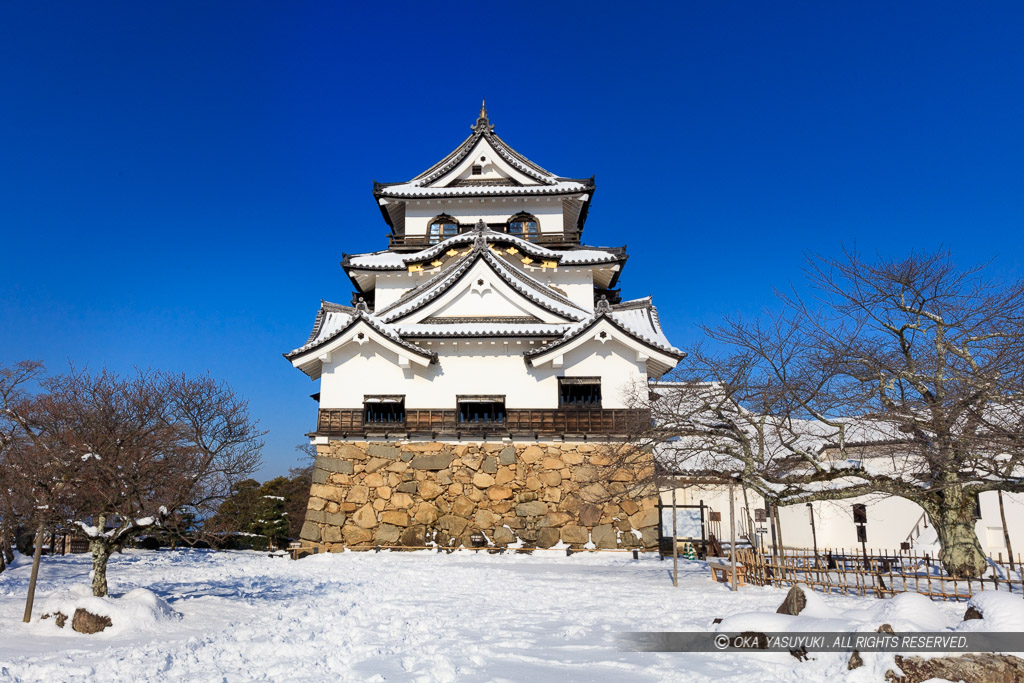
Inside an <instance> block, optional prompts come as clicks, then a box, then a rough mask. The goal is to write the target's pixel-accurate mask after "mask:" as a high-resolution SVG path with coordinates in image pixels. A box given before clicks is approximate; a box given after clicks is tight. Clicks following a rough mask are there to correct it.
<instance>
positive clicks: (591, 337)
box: [525, 316, 679, 377]
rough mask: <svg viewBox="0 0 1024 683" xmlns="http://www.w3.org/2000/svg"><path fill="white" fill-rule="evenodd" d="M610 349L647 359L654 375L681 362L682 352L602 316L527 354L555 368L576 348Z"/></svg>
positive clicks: (536, 363)
mask: <svg viewBox="0 0 1024 683" xmlns="http://www.w3.org/2000/svg"><path fill="white" fill-rule="evenodd" d="M609 350H614V352H615V353H619V354H623V355H626V354H628V355H630V356H631V357H632V358H633V359H634V360H635V361H636V362H637V363H645V364H646V365H647V374H648V375H649V376H652V377H660V376H661V375H663V374H665V373H666V372H668V371H669V370H671V369H672V368H674V367H675V366H676V363H678V362H679V356H677V355H675V354H673V353H670V352H668V351H666V350H664V349H659V348H657V347H656V346H654V345H652V344H650V343H646V342H644V341H643V340H640V339H637V338H636V337H634V336H633V335H632V334H629V333H628V332H627V331H625V330H624V329H623V328H621V327H619V326H618V325H616V324H613V322H612V321H611V320H609V319H608V318H605V317H603V316H601V317H598V318H596V319H595V320H594V321H593V322H591V323H587V324H585V325H584V326H583V327H582V328H581V329H579V330H578V331H577V332H575V333H568V334H567V335H566V337H564V338H563V339H562V340H560V341H558V342H555V343H552V344H549V345H548V346H546V347H543V348H542V349H538V350H537V351H535V352H527V353H526V354H525V355H526V356H527V358H528V361H529V363H530V365H532V366H534V367H543V366H546V365H548V364H550V366H551V367H553V368H560V367H562V366H563V365H564V363H565V356H566V354H569V353H572V352H575V351H583V352H584V353H585V354H587V353H589V354H602V353H607V352H608V351H609Z"/></svg>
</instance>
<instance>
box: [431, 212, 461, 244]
mask: <svg viewBox="0 0 1024 683" xmlns="http://www.w3.org/2000/svg"><path fill="white" fill-rule="evenodd" d="M458 234H459V222H458V221H457V220H455V219H454V218H452V217H451V216H448V215H445V214H441V215H440V216H438V217H437V218H435V219H434V220H432V221H430V243H431V244H437V243H438V242H440V241H441V240H443V239H447V238H449V237H454V236H455V235H458Z"/></svg>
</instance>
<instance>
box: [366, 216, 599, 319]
mask: <svg viewBox="0 0 1024 683" xmlns="http://www.w3.org/2000/svg"><path fill="white" fill-rule="evenodd" d="M476 234H477V235H478V239H477V240H476V241H474V243H473V248H472V252H471V253H470V254H469V255H466V256H464V257H463V258H462V259H461V260H458V261H450V262H449V263H448V264H445V265H444V266H442V268H441V271H440V272H439V273H438V274H437V275H435V276H434V277H432V278H431V279H429V280H427V281H426V282H424V283H422V284H420V285H419V286H417V287H414V288H413V289H411V290H409V291H408V292H406V293H405V294H404V295H403V296H401V297H400V298H399V299H398V300H397V301H395V302H394V303H392V304H391V305H390V306H387V307H385V308H384V309H382V310H380V311H378V312H377V315H378V316H379V317H380V319H381V320H383V321H384V322H389V323H390V322H394V321H396V320H399V319H401V318H403V317H405V316H407V315H409V314H410V313H412V312H414V311H416V310H418V309H420V308H422V307H423V306H426V305H427V304H428V303H430V302H431V301H433V300H435V299H437V298H438V297H439V296H441V295H442V294H444V293H445V292H446V291H448V290H449V289H450V288H451V287H452V285H454V284H455V283H457V282H458V281H459V280H460V279H461V278H462V277H464V276H465V275H466V273H467V272H469V270H470V268H471V267H472V266H473V265H474V264H476V263H477V262H479V261H481V260H482V261H484V262H485V263H486V264H487V265H488V266H490V268H491V270H492V271H493V272H494V273H495V274H496V275H498V276H499V277H500V278H501V279H502V280H503V281H504V282H505V283H506V284H508V285H509V286H510V287H512V288H513V289H515V290H516V291H517V292H519V293H520V294H521V295H523V296H524V297H526V298H527V299H528V300H529V301H531V302H533V303H534V304H537V305H538V306H541V307H542V308H545V309H547V310H548V311H551V312H552V313H555V314H556V315H559V316H562V317H564V318H568V319H569V320H572V321H577V320H582V319H583V318H584V317H586V316H587V315H588V311H585V310H583V309H582V308H580V307H579V306H577V305H576V304H574V303H573V302H572V301H570V300H569V299H568V298H566V297H565V296H563V295H561V294H559V293H558V292H556V291H555V290H554V289H552V288H551V287H548V286H547V285H544V284H542V283H540V282H538V281H537V280H536V279H534V278H532V277H530V276H529V275H528V274H526V273H524V272H522V271H520V270H519V269H518V268H513V267H512V266H510V265H509V264H507V263H505V262H504V260H503V259H501V258H500V257H499V256H497V255H496V254H495V253H494V252H492V251H491V250H490V249H489V248H487V246H486V242H485V241H484V240H483V239H480V237H482V233H481V232H480V231H477V232H476Z"/></svg>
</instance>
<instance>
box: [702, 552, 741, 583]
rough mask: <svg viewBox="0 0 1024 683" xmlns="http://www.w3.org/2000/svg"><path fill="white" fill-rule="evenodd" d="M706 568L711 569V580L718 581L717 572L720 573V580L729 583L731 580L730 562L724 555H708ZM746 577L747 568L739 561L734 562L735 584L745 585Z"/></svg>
mask: <svg viewBox="0 0 1024 683" xmlns="http://www.w3.org/2000/svg"><path fill="white" fill-rule="evenodd" d="M708 569H710V570H711V580H712V581H715V582H719V578H718V572H721V573H722V578H721V582H722V583H730V582H731V581H732V579H731V576H732V562H731V561H730V560H729V559H728V558H725V557H709V558H708ZM746 578H747V568H746V567H744V566H743V565H742V564H741V563H739V562H737V563H736V585H738V586H745V585H746Z"/></svg>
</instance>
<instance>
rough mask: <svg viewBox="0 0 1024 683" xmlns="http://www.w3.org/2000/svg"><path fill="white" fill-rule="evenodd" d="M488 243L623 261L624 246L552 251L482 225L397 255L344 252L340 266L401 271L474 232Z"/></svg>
mask: <svg viewBox="0 0 1024 683" xmlns="http://www.w3.org/2000/svg"><path fill="white" fill-rule="evenodd" d="M481 232H482V233H483V239H484V240H485V241H486V242H487V243H488V244H496V243H500V244H504V245H509V246H510V247H512V248H515V249H516V250H517V251H519V252H522V253H523V254H526V255H527V256H530V257H532V258H535V259H544V260H549V261H555V262H556V263H558V264H559V265H564V266H570V265H596V264H601V263H619V262H623V261H625V260H626V253H625V252H626V250H625V248H624V247H586V246H583V247H578V248H573V249H567V250H555V249H548V248H546V247H542V246H540V245H538V244H534V243H532V242H529V241H527V240H524V239H522V238H520V237H516V236H515V235H509V234H507V233H504V232H498V231H496V230H491V229H490V228H484V229H483V230H479V229H477V230H473V231H471V232H464V233H462V234H460V235H455V236H454V237H449V238H447V239H445V240H443V241H441V242H438V243H437V244H434V245H431V246H429V247H427V248H426V249H421V250H420V251H417V252H413V253H408V254H399V253H396V252H393V251H377V252H373V253H369V254H346V255H345V256H344V259H343V260H342V266H343V267H345V268H349V269H359V270H405V269H406V268H407V267H408V266H409V265H410V264H413V263H420V262H423V261H431V260H433V259H436V258H437V257H438V256H441V255H442V254H444V253H446V252H448V251H450V250H452V249H455V248H457V247H461V246H466V245H470V244H472V243H473V242H474V241H475V240H476V239H478V235H479V234H480V233H481Z"/></svg>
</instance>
